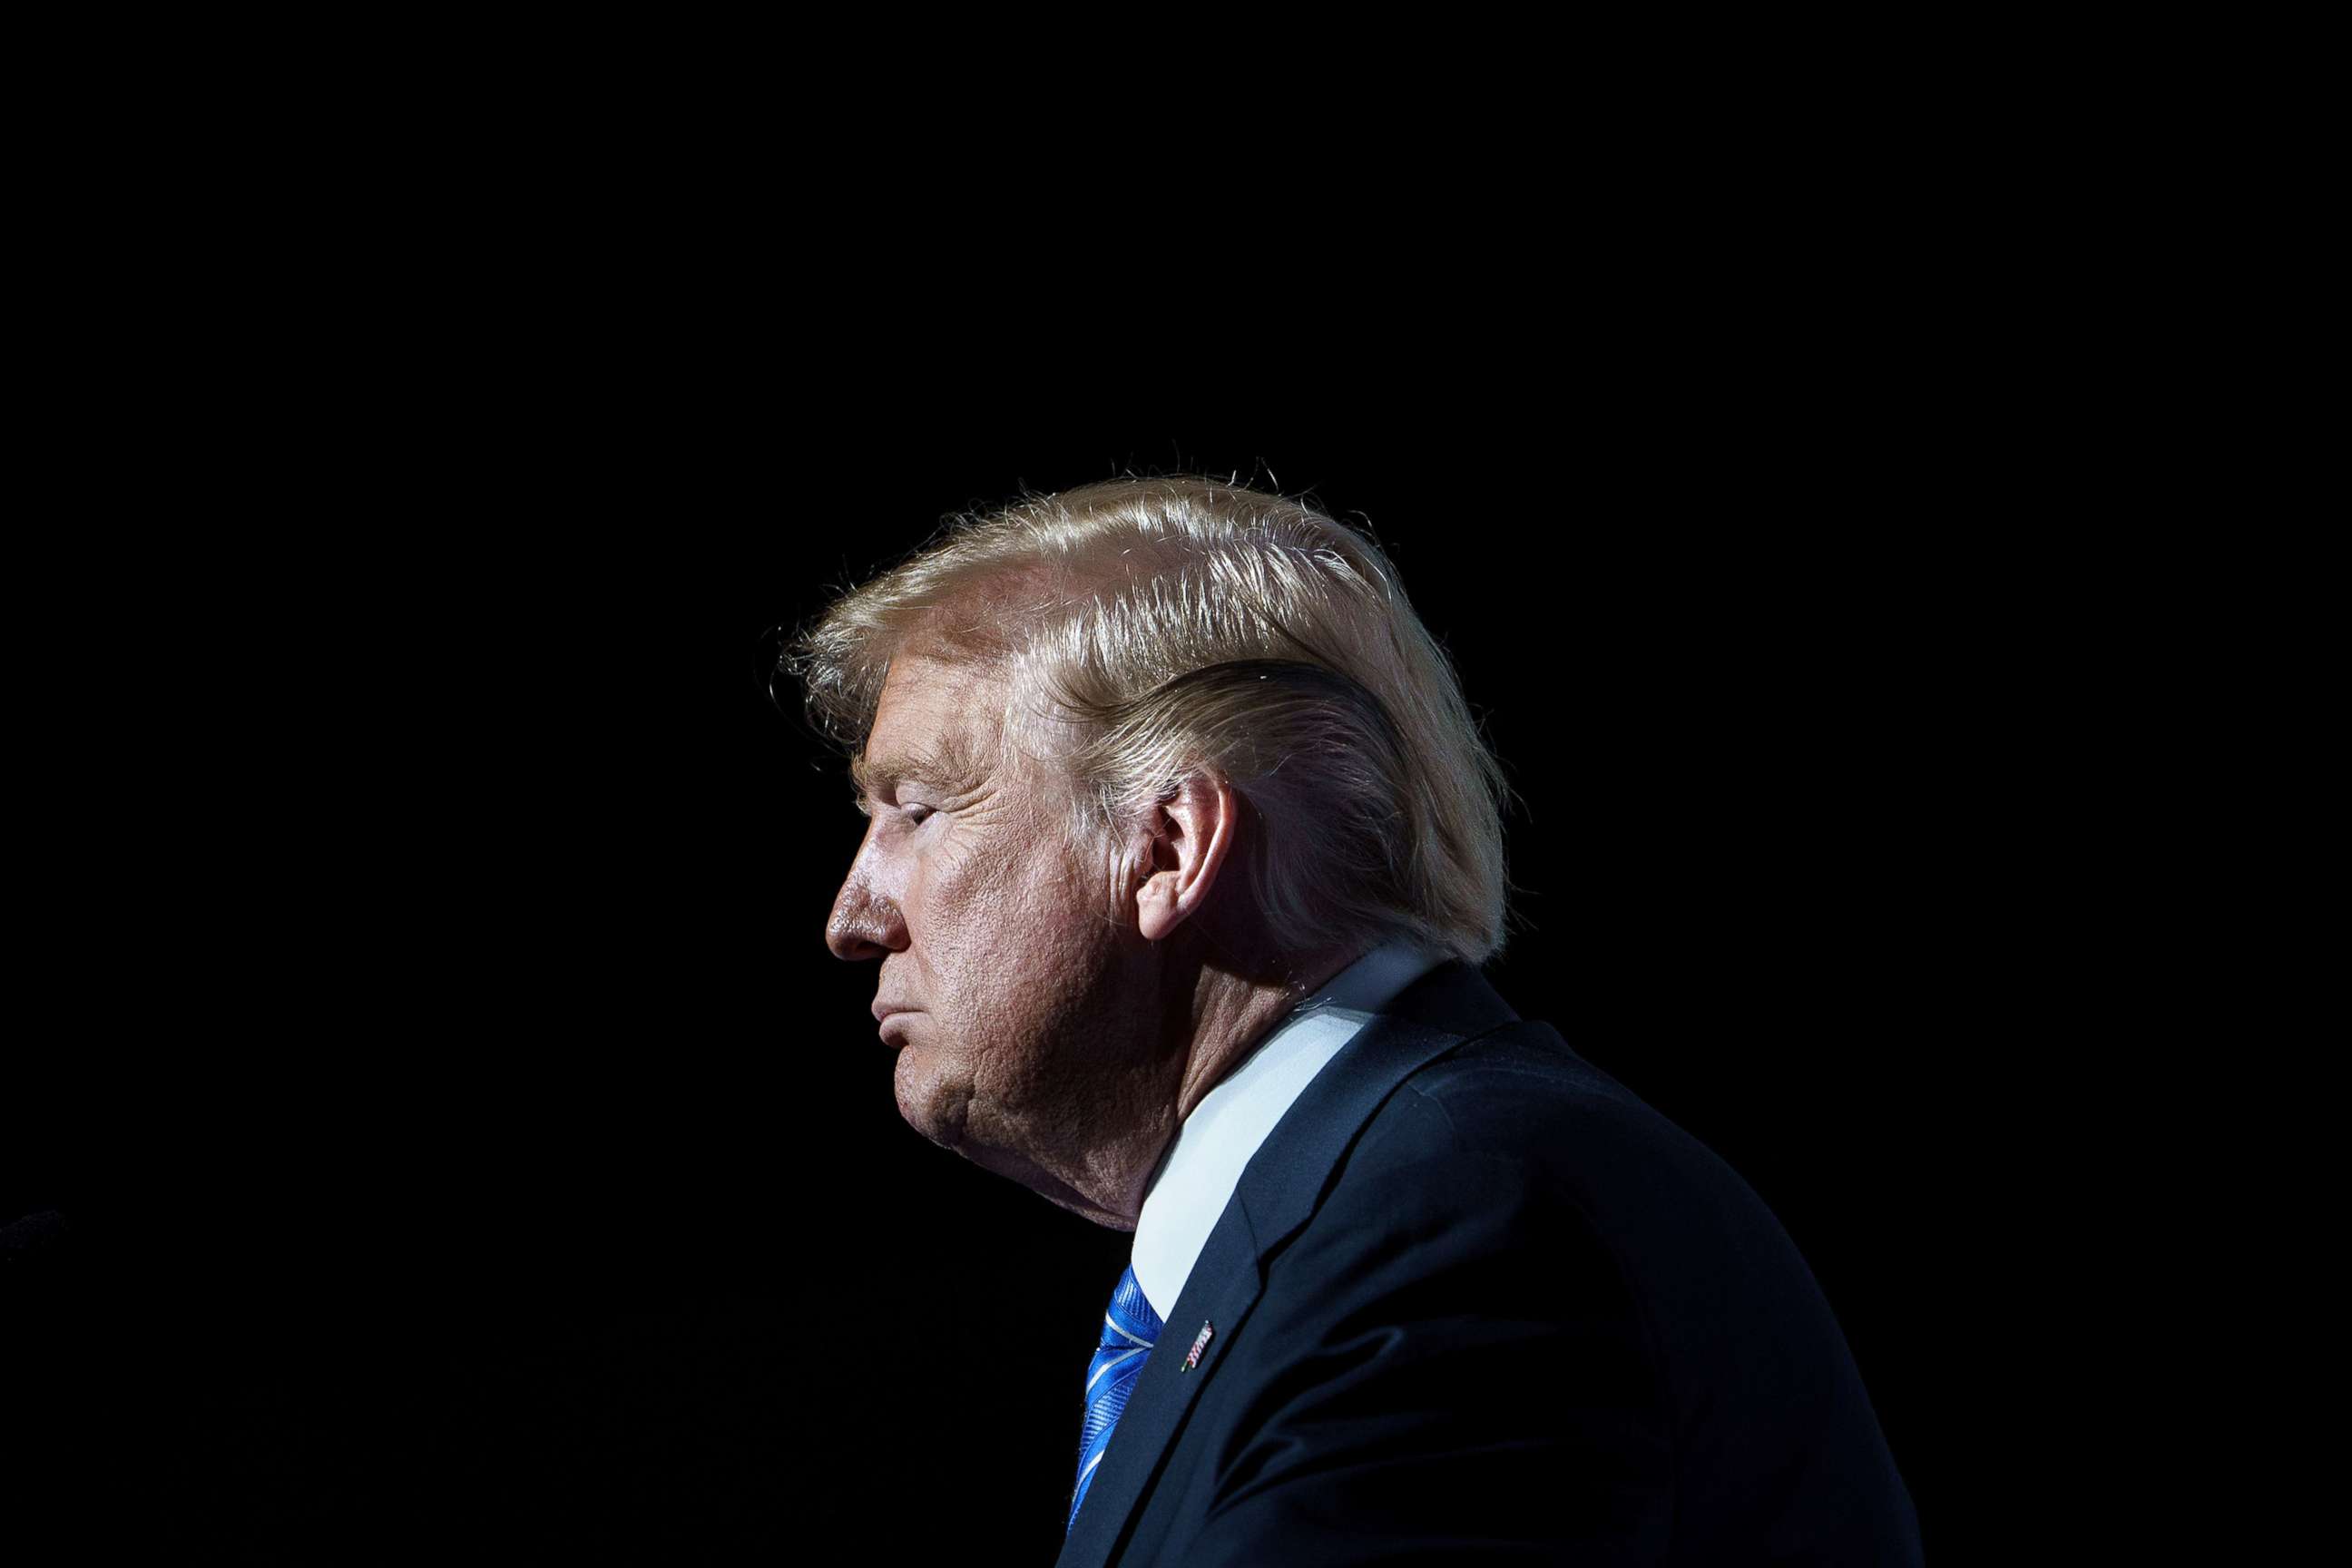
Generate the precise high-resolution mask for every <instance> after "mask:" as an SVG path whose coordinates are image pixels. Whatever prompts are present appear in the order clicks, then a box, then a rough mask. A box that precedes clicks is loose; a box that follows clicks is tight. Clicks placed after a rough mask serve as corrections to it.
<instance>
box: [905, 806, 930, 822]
mask: <svg viewBox="0 0 2352 1568" xmlns="http://www.w3.org/2000/svg"><path fill="white" fill-rule="evenodd" d="M898 809H899V811H900V812H901V813H903V814H904V815H905V816H906V818H907V821H908V825H909V826H916V827H919V826H922V823H923V819H924V818H925V817H927V816H930V815H931V808H930V807H929V806H928V805H903V806H900V807H899V808H898Z"/></svg>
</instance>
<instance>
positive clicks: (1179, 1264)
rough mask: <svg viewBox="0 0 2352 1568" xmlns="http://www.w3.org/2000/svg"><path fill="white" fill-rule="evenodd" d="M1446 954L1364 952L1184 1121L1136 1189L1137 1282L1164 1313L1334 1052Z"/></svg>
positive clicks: (1403, 945)
mask: <svg viewBox="0 0 2352 1568" xmlns="http://www.w3.org/2000/svg"><path fill="white" fill-rule="evenodd" d="M1444 961H1445V955H1444V954H1443V953H1438V952H1430V951H1429V950H1427V949H1425V948H1422V947H1419V946H1417V945H1415V944H1412V943H1410V942H1390V943H1387V944H1385V945H1382V946H1380V947H1376V948H1373V949H1372V950H1371V951H1370V952H1366V953H1364V954H1362V955H1361V956H1360V957H1359V958H1358V959H1356V960H1355V962H1354V963H1350V964H1349V965H1348V966H1347V967H1346V968H1345V969H1342V970H1341V971H1340V972H1339V973H1337V974H1335V975H1333V976H1332V977H1331V979H1330V980H1329V981H1328V982H1327V983H1326V984H1324V985H1323V987H1322V989H1320V990H1318V991H1317V992H1316V993H1315V994H1313V995H1311V996H1309V997H1307V999H1306V1000H1305V1001H1304V1002H1301V1003H1300V1004H1299V1005H1297V1007H1294V1008H1293V1009H1291V1011H1290V1012H1289V1013H1287V1014H1286V1015H1285V1016H1284V1017H1283V1020H1282V1022H1281V1023H1279V1024H1277V1025H1276V1026H1275V1027H1274V1028H1272V1029H1269V1030H1268V1031H1267V1032H1266V1035H1265V1038H1264V1039H1263V1040H1261V1041H1260V1042H1259V1043H1258V1044H1257V1045H1256V1046H1255V1047H1251V1049H1250V1051H1249V1054H1248V1055H1247V1056H1245V1057H1244V1058H1243V1059H1242V1060H1241V1062H1240V1063H1239V1064H1238V1065H1236V1066H1235V1067H1234V1069H1233V1070H1232V1071H1231V1072H1229V1073H1227V1074H1226V1075H1225V1077H1224V1079H1223V1080H1222V1081H1220V1082H1219V1083H1218V1084H1217V1085H1216V1087H1215V1088H1213V1089H1210V1090H1209V1092H1208V1093H1207V1094H1206V1095H1204V1096H1202V1100H1201V1103H1200V1104H1198V1105H1196V1106H1194V1107H1193V1108H1192V1114H1191V1115H1190V1116H1188V1117H1186V1118H1185V1119H1184V1121H1183V1124H1182V1125H1181V1126H1180V1127H1179V1128H1178V1129H1177V1130H1176V1136H1175V1137H1173V1138H1171V1139H1170V1140H1169V1142H1168V1148H1167V1150H1166V1152H1163V1153H1162V1154H1161V1155H1160V1164H1159V1166H1158V1167H1157V1168H1156V1169H1155V1170H1154V1171H1153V1172H1152V1174H1151V1179H1150V1182H1149V1183H1148V1184H1147V1185H1146V1186H1145V1188H1144V1197H1143V1208H1142V1212H1141V1213H1140V1214H1139V1215H1137V1217H1136V1224H1135V1246H1134V1252H1133V1266H1134V1268H1135V1275H1136V1279H1137V1282H1138V1283H1139V1284H1140V1285H1141V1286H1142V1287H1143V1293H1144V1296H1145V1298H1146V1299H1147V1300H1150V1302H1151V1306H1152V1310H1154V1311H1156V1312H1159V1313H1160V1314H1162V1315H1163V1316H1164V1315H1165V1314H1166V1313H1167V1312H1168V1311H1169V1310H1171V1309H1173V1308H1174V1306H1175V1305H1176V1298H1177V1297H1178V1296H1179V1295H1180V1294H1181V1293H1182V1291H1183V1289H1184V1282H1185V1280H1186V1279H1189V1278H1190V1277H1191V1275H1192V1265H1193V1264H1194V1263H1195V1262H1196V1261H1198V1260H1199V1258H1200V1256H1201V1249H1202V1247H1205V1246H1206V1245H1208V1240H1209V1233H1210V1232H1211V1231H1212V1230H1213V1229H1214V1228H1215V1227H1216V1224H1217V1220H1218V1219H1219V1217H1220V1216H1222V1215H1223V1213H1224V1211H1225V1205H1227V1204H1228V1203H1230V1202H1231V1201H1232V1199H1233V1195H1234V1188H1235V1187H1237V1186H1239V1185H1240V1184H1241V1178H1242V1172H1243V1171H1244V1168H1246V1167H1247V1166H1248V1164H1249V1163H1250V1159H1251V1157H1252V1156H1253V1155H1255V1153H1256V1152H1257V1151H1258V1148H1259V1146H1260V1145H1261V1144H1263V1143H1264V1142H1265V1140H1266V1138H1267V1136H1268V1135H1269V1134H1271V1133H1272V1132H1273V1131H1274V1129H1275V1124H1276V1122H1278V1121H1281V1120H1282V1118H1283V1115H1284V1113H1285V1112H1286V1111H1287V1110H1289V1109H1290V1107H1291V1105H1292V1103H1293V1102H1294V1101H1296V1100H1297V1098H1298V1097H1299V1095H1300V1094H1302V1093H1304V1092H1305V1090H1306V1089H1307V1085H1308V1084H1309V1083H1311V1082H1313V1081H1314V1079H1315V1076H1316V1074H1318V1073H1319V1072H1321V1071H1322V1070H1323V1068H1326V1067H1328V1065H1330V1061H1331V1058H1333V1057H1336V1056H1337V1055H1339V1049H1340V1047H1343V1046H1345V1045H1346V1044H1347V1043H1348V1042H1349V1040H1351V1039H1353V1038H1355V1037H1356V1033H1357V1031H1358V1030H1360V1029H1361V1028H1362V1027H1363V1026H1364V1025H1365V1024H1366V1023H1368V1022H1370V1020H1371V1018H1372V1017H1374V1016H1376V1015H1377V1014H1378V1013H1379V1012H1380V1010H1381V1008H1382V1007H1385V1006H1387V1005H1389V1003H1390V1002H1391V1001H1392V1000H1394V999H1395V997H1396V995H1397V994H1398V993H1399V992H1402V990H1403V989H1404V988H1405V987H1406V986H1408V985H1410V984H1412V983H1413V982H1414V981H1416V980H1418V979H1420V978H1421V977H1422V976H1423V975H1424V974H1426V973H1429V972H1430V971H1431V970H1432V969H1434V968H1435V967H1437V965H1438V964H1440V963H1444Z"/></svg>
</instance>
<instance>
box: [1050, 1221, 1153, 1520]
mask: <svg viewBox="0 0 2352 1568" xmlns="http://www.w3.org/2000/svg"><path fill="white" fill-rule="evenodd" d="M1159 1337H1160V1314H1159V1313H1157V1312H1155V1311H1153V1310H1151V1303H1150V1301H1147V1300H1144V1298H1143V1287H1142V1286H1140V1285H1139V1284H1137V1283H1136V1282H1135V1269H1134V1268H1133V1267H1132V1266H1131V1265H1130V1266H1129V1268H1128V1270H1127V1272H1126V1273H1124V1274H1121V1275H1120V1276H1119V1277H1118V1289H1115V1290H1113V1291H1112V1292H1111V1293H1110V1310H1108V1311H1107V1312H1105V1313H1104V1314H1103V1331H1102V1349H1100V1350H1098V1351H1097V1352H1095V1359H1094V1361H1093V1362H1092V1363H1089V1364H1088V1365H1087V1425H1086V1430H1085V1432H1084V1434H1083V1435H1082V1436H1080V1437H1079V1439H1078V1489H1077V1490H1076V1491H1074V1492H1072V1493H1071V1494H1070V1522H1069V1524H1066V1525H1064V1526H1063V1527H1062V1533H1063V1534H1065V1535H1066V1534H1068V1533H1069V1531H1070V1525H1072V1524H1076V1523H1077V1522H1078V1505H1079V1504H1081V1503H1083V1502H1085V1501H1086V1500H1087V1487H1088V1486H1090V1485H1091V1484H1093V1481H1094V1479H1095V1467H1096V1466H1097V1465H1099V1464H1101V1463H1102V1457H1103V1450H1104V1449H1106V1448H1108V1447H1110V1429H1111V1428H1112V1427H1113V1426H1118V1418H1119V1415H1120V1413H1121V1412H1123V1411H1124V1410H1126V1408H1127V1395H1128V1393H1129V1390H1131V1389H1132V1388H1134V1386H1135V1379H1136V1374H1137V1373H1140V1372H1141V1371H1142V1370H1143V1363H1144V1358H1145V1357H1147V1356H1149V1355H1150V1353H1151V1342H1152V1341H1154V1340H1156V1339H1158V1338H1159Z"/></svg>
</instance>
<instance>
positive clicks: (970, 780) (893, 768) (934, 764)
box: [849, 737, 987, 799]
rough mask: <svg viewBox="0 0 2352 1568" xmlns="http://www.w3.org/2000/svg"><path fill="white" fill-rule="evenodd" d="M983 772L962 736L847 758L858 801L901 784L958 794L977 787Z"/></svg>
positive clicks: (895, 788) (891, 790)
mask: <svg viewBox="0 0 2352 1568" xmlns="http://www.w3.org/2000/svg"><path fill="white" fill-rule="evenodd" d="M986 772H987V769H986V768H985V767H984V766H983V765H982V760H981V757H980V753H979V752H978V751H977V750H976V749H975V748H974V747H973V746H972V745H971V742H968V741H966V740H964V739H962V738H961V737H950V738H948V739H946V740H942V741H939V742H934V743H933V744H931V745H929V746H924V747H918V748H916V749H914V750H911V751H907V752H886V753H884V754H883V755H881V756H879V757H874V756H869V755H867V754H866V752H858V753H857V754H856V756H854V757H852V758H850V759H849V782H850V784H852V785H853V786H854V787H855V788H856V791H857V794H858V795H859V797H860V798H861V799H863V798H866V797H868V796H870V797H873V798H875V799H880V798H881V797H882V796H884V795H892V794H895V793H896V792H897V790H898V786H899V785H900V784H928V785H929V786H930V787H932V788H933V789H940V790H946V791H949V792H950V793H955V792H960V791H962V790H966V789H969V788H971V786H972V785H974V784H978V783H979V782H980V781H981V779H982V777H983V776H984V775H985V774H986Z"/></svg>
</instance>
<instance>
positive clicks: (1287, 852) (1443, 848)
mask: <svg viewBox="0 0 2352 1568" xmlns="http://www.w3.org/2000/svg"><path fill="white" fill-rule="evenodd" d="M901 653H908V654H914V653H920V654H922V655H923V656H925V657H929V658H942V659H947V660H950V661H955V662H971V663H978V664H984V665H987V666H991V667H994V668H1000V669H1002V671H1003V673H1004V674H1005V676H1006V677H1007V679H1008V689H1009V690H1010V691H1011V692H1012V693H1013V700H1012V703H1011V704H1010V707H1009V710H1008V714H1007V726H1006V730H1005V731H1004V733H1005V735H1006V737H1007V739H1008V742H1010V741H1012V740H1013V739H1014V738H1016V737H1017V738H1019V739H1022V740H1026V741H1029V742H1033V743H1034V742H1035V741H1036V739H1037V737H1039V736H1040V735H1041V734H1043V733H1045V732H1046V731H1052V732H1053V733H1054V736H1055V739H1054V741H1053V742H1052V743H1051V744H1050V745H1046V746H1044V747H1042V748H1041V749H1043V750H1045V751H1049V752H1052V753H1053V754H1054V755H1055V757H1057V759H1058V760H1059V761H1060V763H1062V764H1063V768H1064V771H1065V772H1066V777H1067V780H1068V783H1069V784H1070V786H1071V788H1070V808H1071V812H1072V822H1071V828H1072V834H1073V837H1074V839H1076V840H1079V841H1087V842H1094V843H1097V844H1099V843H1105V842H1108V841H1109V839H1110V837H1112V836H1113V835H1114V834H1116V832H1117V830H1118V829H1119V828H1121V827H1123V826H1128V825H1129V824H1131V823H1133V822H1134V821H1136V820H1137V819H1138V818H1139V816H1140V815H1141V814H1142V813H1145V812H1147V811H1149V810H1150V809H1151V807H1152V805H1154V803H1156V802H1158V801H1161V800H1165V799H1167V798H1168V797H1169V796H1170V795H1171V792H1172V789H1173V786H1174V784H1175V782H1176V781H1177V780H1179V779H1181V777H1183V776H1184V775H1185V774H1187V773H1190V772H1192V771H1193V770H1195V769H1203V768H1205V769H1208V770H1211V771H1213V772H1214V773H1218V774H1220V775H1222V776H1223V777H1224V778H1225V779H1226V780H1227V781H1228V782H1229V783H1230V784H1231V785H1232V787H1233V790H1234V795H1235V796H1236V798H1237V799H1238V800H1239V801H1240V802H1241V803H1242V805H1243V808H1244V813H1245V815H1246V816H1247V817H1248V818H1249V820H1250V826H1252V827H1254V828H1255V831H1246V830H1245V831H1244V833H1243V834H1241V835H1240V836H1239V838H1238V840H1237V846H1236V849H1235V854H1236V856H1237V857H1239V858H1240V859H1241V861H1242V864H1243V865H1244V868H1245V876H1246V879H1247V883H1248V886H1249V888H1250V889H1251V891H1252V896H1253V897H1254V899H1255V902H1256V905H1257V909H1258V912H1259V913H1260V915H1261V916H1262V917H1263V918H1264V919H1265V921H1266V923H1267V924H1268V926H1269V927H1270V928H1271V930H1272V931H1274V933H1275V934H1276V938H1277V939H1278V940H1279V941H1281V942H1282V943H1283V944H1284V948H1285V952H1284V953H1283V954H1281V955H1278V956H1305V955H1307V954H1309V953H1314V952H1327V951H1330V950H1333V949H1339V948H1346V949H1353V948H1357V947H1360V946H1365V945H1370V944H1372V943H1375V942H1382V941H1387V940H1390V939H1392V938H1396V937H1404V938H1408V939H1411V940H1413V941H1417V942H1422V943H1423V944H1424V945H1426V946H1429V947H1433V948H1435V949H1437V950H1439V951H1441V952H1447V953H1450V954H1452V955H1454V956H1456V957H1459V958H1462V959H1465V960H1466V961H1468V962H1469V963H1483V962H1485V961H1486V959H1487V958H1489V957H1491V956H1493V955H1494V954H1495V953H1496V952H1498V951H1499V950H1500V949H1501V947H1502V944H1503V940H1504V921H1505V908H1504V905H1505V889H1506V883H1505V877H1504V868H1503V833H1502V818H1501V809H1500V806H1501V801H1502V798H1503V795H1504V792H1505V785H1504V783H1503V778H1502V773H1501V769H1500V768H1499V766H1498V765H1497V764H1496V761H1495V759H1494V757H1493V755H1492V753H1491V752H1488V750H1487V749H1486V745H1485V743H1484V742H1482V741H1481V739H1480V738H1479V735H1478V731H1477V726H1476V724H1475V722H1474V721H1472V719H1471V716H1470V710H1469V708H1468V706H1467V705H1466V704H1465V702H1464V700H1463V698H1462V689H1461V686H1460V683H1459V682H1458V681H1457V680H1456V679H1455V678H1454V670H1453V668H1452V666H1451V665H1450V664H1449V663H1448V662H1447V660H1446V658H1445V655H1444V650H1442V649H1441V648H1440V647H1438V646H1437V644H1436V642H1435V641H1434V640H1433V638H1432V637H1430V635H1429V633H1428V631H1427V630H1426V629H1425V628H1423V626H1422V624H1421V620H1420V617H1419V616H1415V615H1414V614H1413V610H1412V605H1410V604H1409V603H1408V602H1407V601H1406V599H1405V595H1404V590H1403V588H1402V585H1401V584H1399V582H1398V579H1397V573H1396V568H1395V567H1394V566H1393V565H1392V564H1391V563H1390V561H1389V559H1388V557H1387V556H1386V555H1385V554H1384V553H1383V552H1381V548H1380V546H1379V545H1378V544H1377V543H1376V542H1373V541H1372V540H1371V539H1370V537H1369V536H1368V535H1366V534H1364V533H1361V532H1359V531H1356V530H1354V529H1351V528H1349V527H1347V526H1345V525H1343V524H1341V523H1339V522H1336V521H1333V520H1332V519H1330V518H1328V517H1326V516H1324V515H1323V514H1322V513H1321V512H1318V511H1317V510H1314V509H1313V508H1311V507H1308V506H1307V505H1305V504H1303V503H1301V502H1299V501H1296V500H1286V499H1285V498H1282V497H1279V496H1271V495H1265V494H1262V493H1260V492H1258V491H1255V490H1251V489H1243V488H1239V487H1236V486H1234V485H1230V484H1220V483H1217V482H1215V481H1213V480H1210V479H1196V478H1191V477H1173V478H1165V479H1113V480H1109V481H1106V482H1104V483H1101V484H1094V485H1088V486H1086V487H1085V488H1083V489H1075V490H1069V491H1066V492H1064V493H1062V494H1060V495H1052V496H1037V497H1030V498H1024V500H1019V501H1016V502H1013V504H1011V505H1008V506H1005V507H1003V508H1002V509H1000V510H996V511H994V512H991V513H988V514H986V515H981V516H961V517H956V518H951V519H950V520H949V521H948V523H947V524H946V526H945V527H944V528H943V530H942V531H940V534H939V535H938V536H936V537H935V538H934V539H933V540H932V541H931V542H929V543H928V544H927V545H925V546H924V547H923V548H921V549H920V550H919V551H918V552H916V553H915V554H914V555H912V556H911V557H909V558H908V560H906V561H905V562H903V563H900V564H899V565H898V566H897V567H895V568H893V569H891V570H890V571H888V572H887V573H885V574H882V575H881V576H879V577H877V578H875V579H874V580H873V581H871V582H868V583H866V584H864V585H862V586H860V587H857V588H856V589H853V590H851V591H849V592H847V593H845V595H842V597H840V598H839V599H837V600H836V601H835V603H834V604H833V605H832V606H831V607H830V608H828V609H827V610H826V611H825V612H824V614H823V615H822V616H820V617H819V619H818V620H817V621H816V623H815V624H814V626H811V627H809V628H808V629H807V630H806V631H804V632H803V633H802V634H801V636H800V637H799V638H798V639H797V640H796V642H795V643H794V644H793V646H792V647H790V648H789V649H788V650H787V651H786V653H785V656H784V659H783V668H785V669H786V670H787V671H788V672H789V673H792V674H793V675H795V676H796V677H798V678H799V679H800V680H801V681H802V683H803V688H804V690H805V692H806V695H807V700H808V707H809V713H810V717H811V718H812V720H813V721H814V722H815V723H816V724H817V726H818V727H819V728H820V729H822V730H823V731H825V732H826V733H827V734H828V735H830V736H831V737H832V738H833V739H834V740H835V741H836V742H839V743H841V744H843V745H844V746H845V747H847V748H849V749H851V750H852V751H855V750H856V749H857V748H859V747H861V746H862V745H863V744H864V742H865V739H866V733H867V732H868V731H870V730H871V729H872V727H873V723H874V717H875V709H876V706H877V702H878V700H879V698H880V693H881V689H882V682H883V679H884V677H885V676H886V675H887V671H888V668H889V664H890V661H891V659H892V658H896V657H898V655H899V654H901Z"/></svg>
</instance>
